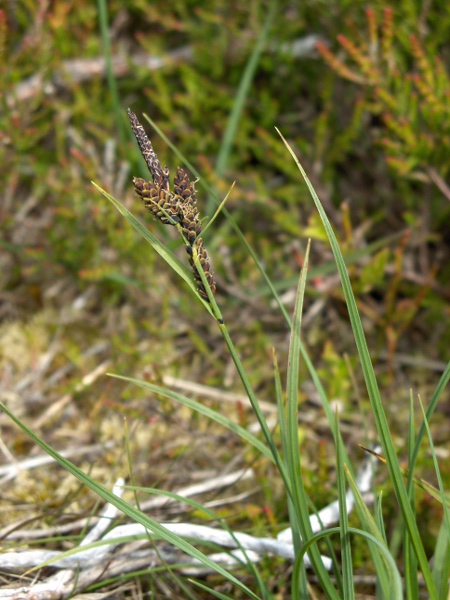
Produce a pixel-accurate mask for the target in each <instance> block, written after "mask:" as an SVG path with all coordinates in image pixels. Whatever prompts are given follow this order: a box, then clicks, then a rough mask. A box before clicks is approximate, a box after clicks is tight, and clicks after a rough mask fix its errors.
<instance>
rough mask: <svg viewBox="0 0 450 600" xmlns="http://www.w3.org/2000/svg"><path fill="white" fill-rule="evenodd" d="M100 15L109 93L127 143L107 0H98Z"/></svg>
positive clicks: (120, 131)
mask: <svg viewBox="0 0 450 600" xmlns="http://www.w3.org/2000/svg"><path fill="white" fill-rule="evenodd" d="M97 7H98V16H99V22H100V33H101V37H102V44H103V54H104V55H105V61H106V78H107V81H108V89H109V94H110V96H111V99H112V104H113V109H114V114H115V121H116V123H117V125H118V131H119V136H120V141H121V143H122V144H124V143H125V139H126V137H125V131H124V127H125V126H124V120H123V115H122V109H121V106H120V100H119V91H118V88H117V80H116V77H115V75H114V70H113V67H112V61H111V45H110V43H109V24H108V5H107V3H106V0H97Z"/></svg>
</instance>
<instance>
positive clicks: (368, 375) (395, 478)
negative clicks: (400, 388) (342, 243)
mask: <svg viewBox="0 0 450 600" xmlns="http://www.w3.org/2000/svg"><path fill="white" fill-rule="evenodd" d="M277 132H278V134H279V135H280V137H281V139H282V140H283V143H284V144H285V146H286V148H287V149H288V151H289V153H290V154H291V156H292V158H293V159H294V161H295V163H296V164H297V167H298V169H299V171H300V172H301V174H302V177H303V179H304V180H305V182H306V185H307V186H308V189H309V192H310V194H311V197H312V198H313V201H314V204H315V205H316V208H317V210H318V212H319V215H320V218H321V219H322V223H323V224H324V227H325V229H326V232H327V235H328V239H329V241H330V245H331V248H332V251H333V254H334V258H335V260H336V266H337V268H338V271H339V275H340V278H341V283H342V289H343V291H344V295H345V299H346V303H347V308H348V312H349V317H350V322H351V326H352V330H353V335H354V338H355V342H356V346H357V349H358V354H359V357H360V361H361V367H362V371H363V375H364V381H365V384H366V387H367V391H368V395H369V400H370V403H371V406H372V411H373V414H374V417H375V421H376V425H377V430H378V433H379V435H380V439H381V444H382V446H383V451H384V453H385V455H386V459H387V464H388V468H389V473H390V477H391V481H392V483H393V486H394V490H395V495H396V497H397V501H398V503H399V506H400V510H401V512H402V516H403V519H404V522H405V524H406V527H407V529H408V534H409V536H410V538H411V541H412V544H413V546H414V551H415V553H416V556H417V559H418V562H419V565H420V569H421V571H422V574H423V577H424V579H425V584H426V587H427V590H428V593H429V594H430V598H431V599H432V600H438V596H437V590H436V586H435V585H434V581H433V578H432V574H431V569H430V565H429V564H428V560H427V556H426V554H425V549H424V547H423V543H422V540H421V537H420V533H419V530H418V527H417V523H416V520H415V517H414V513H413V511H412V509H411V505H410V502H409V497H408V494H407V491H406V487H405V485H404V483H403V479H402V474H401V471H400V466H399V464H398V460H397V456H396V453H395V449H394V445H393V443H392V439H391V436H390V432H389V426H388V423H387V419H386V415H385V413H384V408H383V404H382V402H381V397H380V392H379V389H378V383H377V380H376V377H375V372H374V369H373V365H372V361H371V358H370V354H369V350H368V347H367V342H366V339H365V335H364V330H363V327H362V323H361V318H360V316H359V313H358V309H357V306H356V300H355V297H354V294H353V290H352V286H351V282H350V278H349V276H348V273H347V269H346V266H345V263H344V260H343V258H342V253H341V251H340V248H339V245H338V241H337V238H336V236H335V234H334V231H333V229H332V227H331V224H330V222H329V220H328V217H327V215H326V213H325V211H324V209H323V207H322V204H321V202H320V200H319V198H318V196H317V194H316V192H315V190H314V188H313V186H312V184H311V182H310V181H309V179H308V176H307V175H306V173H305V171H304V169H303V167H302V166H301V164H300V162H299V160H298V159H297V157H296V156H295V153H294V151H293V150H292V148H291V147H290V146H289V144H288V142H287V141H286V140H285V139H284V137H283V136H282V134H281V133H280V131H278V129H277Z"/></svg>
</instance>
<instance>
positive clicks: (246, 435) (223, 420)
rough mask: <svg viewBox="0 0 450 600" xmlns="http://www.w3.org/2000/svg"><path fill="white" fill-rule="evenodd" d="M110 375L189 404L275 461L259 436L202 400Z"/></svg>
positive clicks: (129, 378)
mask: <svg viewBox="0 0 450 600" xmlns="http://www.w3.org/2000/svg"><path fill="white" fill-rule="evenodd" d="M108 375H109V376H110V377H114V378H115V379H121V380H122V381H128V382H129V383H132V384H133V385H137V386H139V387H141V388H144V389H146V390H149V391H150V392H152V393H153V394H158V395H159V396H163V397H164V398H170V400H174V401H175V402H178V403H179V404H183V405H184V406H187V407H188V408H190V409H191V410H194V411H196V412H198V413H200V414H202V415H204V416H205V417H208V419H211V420H212V421H215V422H216V423H220V425H223V426H224V427H226V428H227V429H229V430H230V431H233V432H234V433H236V434H237V435H238V436H240V437H241V438H242V439H244V440H245V441H246V442H248V443H249V444H251V445H252V446H254V447H255V448H256V449H257V450H258V451H259V452H261V454H263V455H264V456H266V457H267V458H269V459H270V460H271V461H274V457H273V455H272V452H271V451H270V449H269V448H268V447H267V446H266V445H265V444H263V443H262V442H261V441H260V440H258V438H257V437H255V436H254V435H253V434H251V433H250V432H249V431H247V430H246V429H244V428H243V427H241V426H240V425H238V424H237V423H235V422H234V421H232V420H231V419H228V418H227V417H225V416H224V415H222V414H221V413H220V412H217V411H216V410H212V409H211V408H208V407H207V406H205V405H204V404H202V403H201V402H197V401H196V400H192V399H191V398H187V397H186V396H183V395H182V394H179V393H177V392H174V391H172V390H168V389H166V388H163V387H161V386H159V385H155V384H153V383H150V382H148V381H141V380H140V379H133V378H131V377H124V376H123V375H115V374H114V373H108Z"/></svg>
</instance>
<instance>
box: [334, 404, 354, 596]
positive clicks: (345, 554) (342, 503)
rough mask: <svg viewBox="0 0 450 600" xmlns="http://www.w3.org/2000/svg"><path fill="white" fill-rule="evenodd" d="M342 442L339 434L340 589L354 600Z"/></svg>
mask: <svg viewBox="0 0 450 600" xmlns="http://www.w3.org/2000/svg"><path fill="white" fill-rule="evenodd" d="M335 418H336V430H337V431H339V415H338V412H337V411H336V417H335ZM343 446H344V444H343V442H342V438H341V436H340V434H339V435H338V438H337V445H336V450H337V486H338V498H339V532H340V540H341V543H340V549H341V559H342V588H343V592H344V598H345V599H346V600H354V598H355V588H354V585H353V564H352V552H351V540H350V533H349V527H348V511H347V492H346V489H345V470H344V460H343V452H342V449H343Z"/></svg>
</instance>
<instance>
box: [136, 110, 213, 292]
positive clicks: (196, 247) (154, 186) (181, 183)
mask: <svg viewBox="0 0 450 600" xmlns="http://www.w3.org/2000/svg"><path fill="white" fill-rule="evenodd" d="M128 117H129V119H130V122H131V128H132V130H133V133H134V135H135V136H136V140H137V142H138V144H139V149H140V151H141V154H142V156H143V157H144V160H145V162H146V163H147V167H148V170H149V171H150V174H151V176H152V179H153V181H147V180H146V179H142V178H141V177H134V178H133V183H134V189H135V191H136V194H137V195H138V196H139V198H140V199H141V200H142V202H143V203H144V205H145V207H146V208H148V210H149V211H150V212H151V213H152V215H153V217H154V218H155V219H156V220H158V221H161V223H164V224H165V225H167V224H170V225H177V226H178V228H179V230H180V232H181V234H182V236H183V238H184V241H185V244H186V252H187V253H188V255H189V263H190V265H191V268H192V272H193V274H194V280H195V282H196V284H197V290H198V292H199V294H200V296H201V297H202V298H203V299H204V300H207V301H208V302H209V298H208V294H207V292H206V289H205V286H204V285H203V281H202V278H201V275H200V273H199V271H198V268H197V266H196V261H197V263H199V264H200V267H201V268H202V269H203V272H204V274H205V277H206V280H207V282H208V284H209V287H210V288H211V292H212V293H213V294H215V292H216V282H215V281H214V273H213V272H212V271H211V264H210V260H209V256H208V253H207V251H206V248H205V247H204V245H203V240H202V238H201V237H199V236H200V233H201V230H202V225H201V221H200V215H199V213H198V209H197V198H196V192H195V187H194V184H193V183H192V182H191V181H190V180H189V177H188V175H187V173H186V172H185V171H184V170H183V169H181V168H180V167H178V169H177V174H176V176H175V178H174V189H173V192H171V191H170V183H169V169H168V168H167V167H164V168H162V166H161V164H160V162H159V160H158V157H157V156H156V153H155V151H154V150H153V146H152V144H151V142H150V140H149V139H148V137H147V134H146V133H145V131H144V128H143V127H142V125H141V124H140V123H139V121H138V119H137V117H136V115H135V114H134V113H133V112H132V111H131V110H130V109H128Z"/></svg>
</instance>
